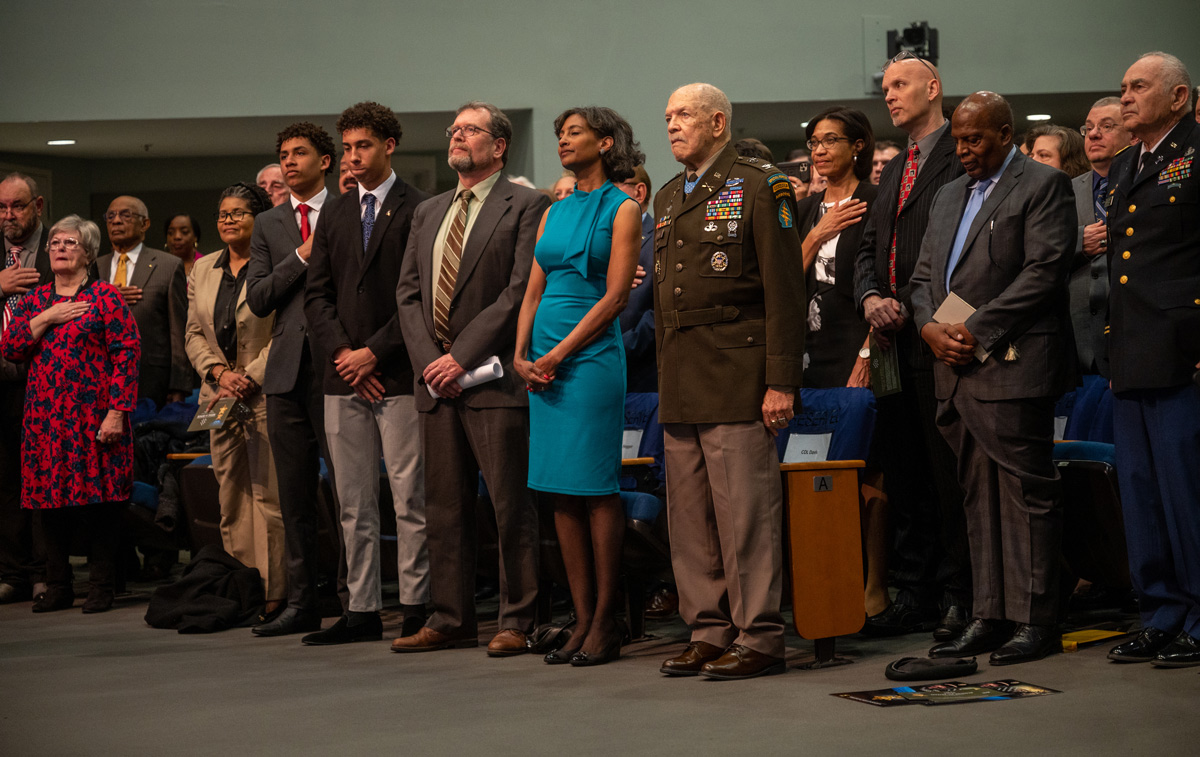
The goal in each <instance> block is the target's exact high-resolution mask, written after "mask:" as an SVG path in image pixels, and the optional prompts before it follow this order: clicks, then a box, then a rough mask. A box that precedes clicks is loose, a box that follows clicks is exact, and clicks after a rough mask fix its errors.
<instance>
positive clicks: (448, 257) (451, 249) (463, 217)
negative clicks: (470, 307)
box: [433, 189, 475, 343]
mask: <svg viewBox="0 0 1200 757" xmlns="http://www.w3.org/2000/svg"><path fill="white" fill-rule="evenodd" d="M474 196H475V195H473V194H471V190H469V189H464V190H463V191H462V194H461V195H459V197H460V198H461V201H460V202H459V204H458V212H457V213H455V214H454V222H453V223H451V224H450V231H449V232H447V234H446V241H445V242H444V243H443V245H442V267H441V271H440V273H439V275H438V280H437V290H436V291H435V292H434V295H433V335H434V336H435V337H437V339H438V341H439V342H443V343H448V342H449V341H450V300H451V299H453V297H454V283H455V281H457V279H458V264H459V262H460V261H461V260H462V250H463V237H464V236H465V235H466V230H467V205H468V204H470V202H471V199H472V198H473V197H474Z"/></svg>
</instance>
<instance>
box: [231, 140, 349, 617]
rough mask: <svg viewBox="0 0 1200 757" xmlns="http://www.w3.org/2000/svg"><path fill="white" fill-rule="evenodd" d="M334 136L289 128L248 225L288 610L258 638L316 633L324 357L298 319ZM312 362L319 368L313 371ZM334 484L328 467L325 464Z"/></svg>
mask: <svg viewBox="0 0 1200 757" xmlns="http://www.w3.org/2000/svg"><path fill="white" fill-rule="evenodd" d="M334 149H335V148H334V146H333V140H332V139H331V138H330V137H329V134H328V133H327V132H326V131H325V130H324V129H322V128H321V127H320V126H316V125H314V124H311V123H307V122H301V123H296V124H292V125H291V126H289V127H287V128H286V129H284V130H283V131H281V132H279V136H278V137H277V138H276V141H275V151H276V153H277V154H278V155H279V161H280V164H281V165H282V166H283V174H284V181H285V182H286V183H287V186H288V190H289V192H290V194H289V198H288V201H286V202H284V203H282V204H280V205H276V206H275V207H273V208H272V209H270V210H268V211H267V212H265V213H263V214H261V215H260V216H258V218H256V219H255V221H254V236H253V238H252V239H251V241H250V268H249V272H248V274H247V278H246V303H247V304H248V305H249V306H250V310H251V311H252V312H253V313H254V314H255V315H257V316H258V317H260V318H266V317H267V316H269V315H271V314H272V313H274V314H275V331H274V334H273V335H272V337H271V352H270V354H269V355H268V357H267V371H266V378H265V379H264V380H263V393H264V394H266V396H267V433H268V435H269V437H270V441H271V453H272V455H273V456H274V458H275V469H276V472H277V474H278V479H279V506H280V510H281V511H282V514H283V528H284V537H285V539H286V541H287V553H288V566H287V567H288V597H287V608H286V609H284V610H283V611H282V612H281V613H280V614H279V616H278V617H276V618H272V619H269V620H268V621H267V622H265V623H261V624H259V625H257V626H255V627H254V629H253V632H254V634H255V635H257V636H284V635H286V634H292V633H301V632H308V631H316V630H318V629H319V628H320V627H321V617H320V614H319V612H318V608H317V601H318V599H317V579H318V567H319V566H318V561H317V528H318V525H319V521H320V518H319V516H318V513H317V507H318V503H317V491H318V476H319V474H320V467H319V466H320V463H319V460H318V457H324V458H325V460H326V464H327V465H328V463H329V455H328V454H327V451H326V449H325V393H324V390H323V387H322V384H321V380H322V379H323V378H324V368H325V360H324V359H323V357H322V356H320V355H315V356H314V351H313V345H312V341H311V340H310V339H309V334H308V321H307V320H306V319H305V317H304V286H305V283H306V282H307V273H308V261H309V258H310V257H311V255H312V247H313V230H314V229H315V228H316V227H317V223H318V222H319V220H320V219H321V217H322V210H323V209H324V208H325V203H326V201H327V200H328V198H329V192H328V190H326V189H325V175H326V174H328V173H329V172H330V171H331V170H332V167H333V162H334V160H335V159H336V155H335V152H334ZM314 366H316V369H315V370H314ZM329 471H330V481H331V482H333V481H334V478H333V466H332V465H329Z"/></svg>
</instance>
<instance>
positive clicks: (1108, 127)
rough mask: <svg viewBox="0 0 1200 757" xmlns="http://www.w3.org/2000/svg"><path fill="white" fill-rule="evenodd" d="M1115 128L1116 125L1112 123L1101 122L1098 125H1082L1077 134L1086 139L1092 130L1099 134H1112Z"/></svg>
mask: <svg viewBox="0 0 1200 757" xmlns="http://www.w3.org/2000/svg"><path fill="white" fill-rule="evenodd" d="M1115 128H1117V125H1116V124H1114V123H1113V122H1112V121H1102V122H1101V123H1098V124H1084V125H1083V126H1080V127H1079V133H1080V134H1082V135H1083V136H1085V137H1086V136H1087V135H1088V134H1089V133H1090V132H1091V131H1092V130H1093V129H1095V130H1097V131H1099V132H1100V133H1101V134H1112V132H1113V129H1115Z"/></svg>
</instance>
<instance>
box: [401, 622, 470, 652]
mask: <svg viewBox="0 0 1200 757" xmlns="http://www.w3.org/2000/svg"><path fill="white" fill-rule="evenodd" d="M477 646H479V640H478V639H476V638H474V637H472V638H469V639H463V638H455V637H453V636H447V635H446V634H444V633H442V632H441V631H435V630H433V629H432V628H430V627H429V626H425V627H423V628H422V629H421V630H420V631H417V632H416V633H414V634H413V635H412V636H401V637H400V638H398V639H392V651H393V652H433V651H435V650H438V649H469V648H471V647H477Z"/></svg>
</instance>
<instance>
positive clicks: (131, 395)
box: [0, 281, 141, 510]
mask: <svg viewBox="0 0 1200 757" xmlns="http://www.w3.org/2000/svg"><path fill="white" fill-rule="evenodd" d="M64 300H74V301H78V302H90V303H91V304H92V307H91V308H90V309H89V310H88V311H87V312H86V313H84V314H83V315H81V316H80V317H78V318H76V319H75V320H73V321H68V322H67V323H63V324H59V325H57V326H51V327H49V328H48V329H47V330H46V332H45V333H44V334H43V335H42V338H41V339H40V340H37V341H34V339H33V335H32V333H31V331H30V329H29V321H30V319H31V318H33V317H34V316H36V315H38V314H39V313H41V312H42V311H43V310H45V309H46V308H48V307H50V306H51V305H53V304H55V303H57V302H61V301H64ZM0 353H2V354H3V355H4V357H5V359H7V360H11V361H13V362H26V361H28V362H29V379H28V383H27V384H26V388H25V422H24V434H23V439H22V442H21V483H22V494H21V506H22V507H24V508H28V509H34V510H39V509H47V508H59V507H69V506H72V505H88V504H93V503H97V502H119V501H123V500H127V499H129V496H130V493H131V491H132V487H133V435H132V432H131V429H130V425H129V416H128V415H126V419H125V433H124V435H122V437H121V439H120V440H119V441H117V442H115V443H112V444H101V443H100V442H98V441H96V434H97V432H98V431H99V430H100V423H101V421H103V420H104V416H105V415H106V414H107V413H108V411H109V409H110V408H115V409H117V410H124V411H126V412H127V413H132V412H133V409H134V408H135V407H136V406H137V381H138V360H139V358H140V357H141V336H140V335H139V334H138V328H137V324H136V323H135V322H134V320H133V315H132V314H131V313H130V312H129V307H128V306H127V305H126V304H125V300H124V299H123V298H122V297H121V294H120V292H118V291H117V289H116V287H114V286H112V285H111V284H108V283H107V282H103V281H98V282H94V283H88V284H84V285H83V287H81V288H80V290H79V292H78V293H76V294H75V295H74V296H73V297H62V296H60V295H58V294H56V293H55V291H54V283H53V282H51V283H49V284H45V285H43V286H40V287H38V288H37V289H34V290H32V291H31V292H29V294H27V295H25V297H23V298H22V299H21V302H20V304H18V305H17V308H16V310H15V312H14V313H13V320H12V323H11V324H10V325H9V327H8V330H7V331H5V332H4V337H3V340H2V341H0Z"/></svg>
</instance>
